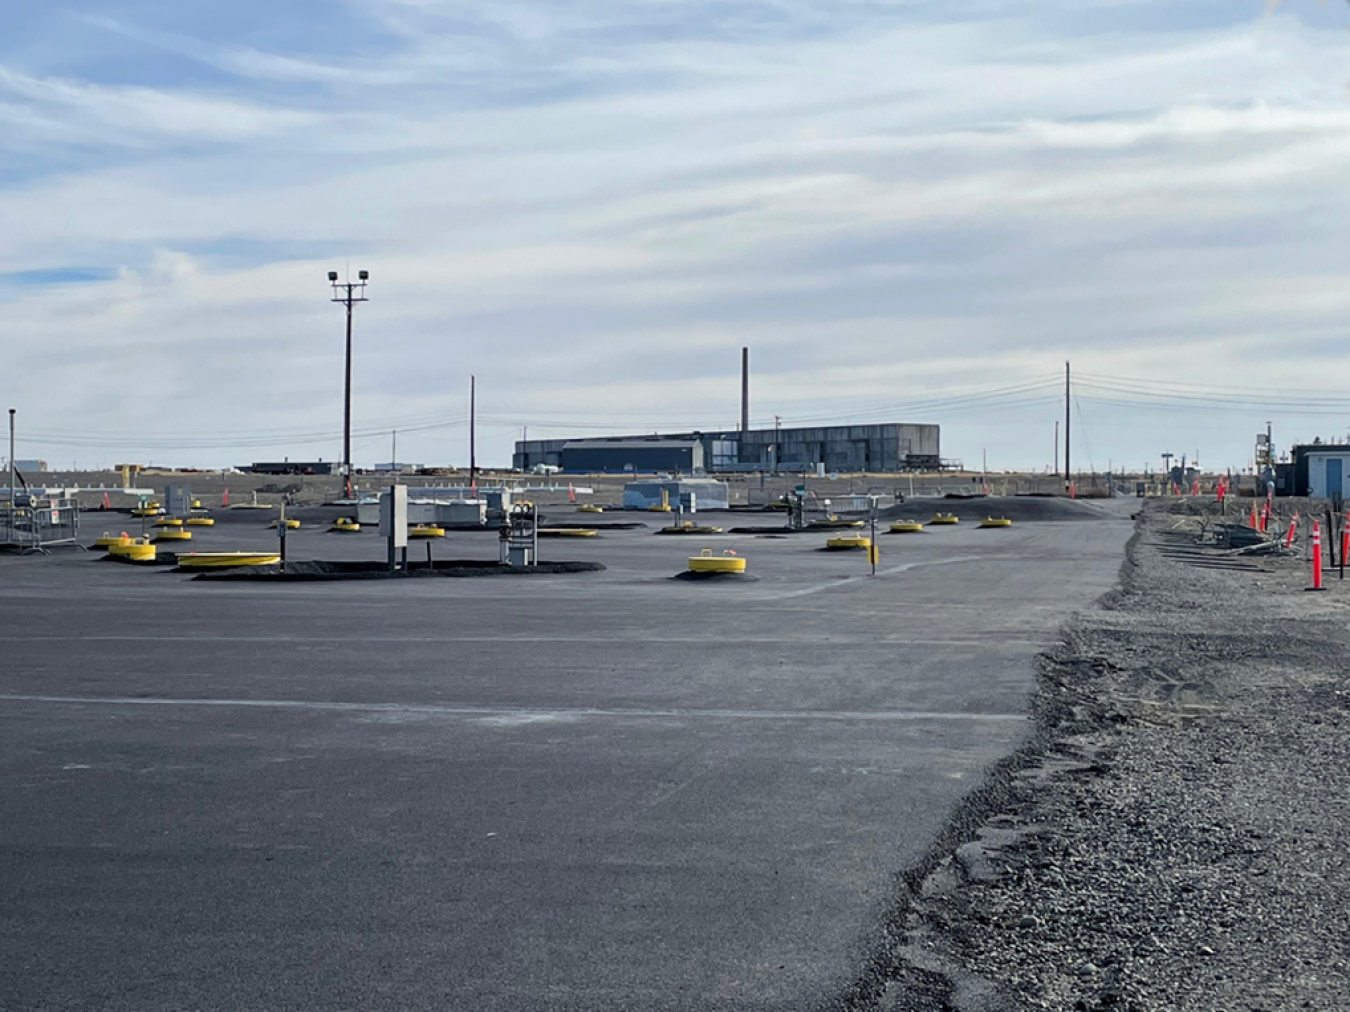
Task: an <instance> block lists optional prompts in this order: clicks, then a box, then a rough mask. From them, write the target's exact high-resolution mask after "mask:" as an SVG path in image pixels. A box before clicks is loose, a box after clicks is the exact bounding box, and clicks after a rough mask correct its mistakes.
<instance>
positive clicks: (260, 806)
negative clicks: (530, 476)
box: [0, 513, 1131, 1012]
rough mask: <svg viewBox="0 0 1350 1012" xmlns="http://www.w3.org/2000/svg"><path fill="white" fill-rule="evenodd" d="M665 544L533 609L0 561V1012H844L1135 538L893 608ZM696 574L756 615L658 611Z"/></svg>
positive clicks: (459, 552) (1041, 539) (931, 537)
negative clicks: (708, 569)
mask: <svg viewBox="0 0 1350 1012" xmlns="http://www.w3.org/2000/svg"><path fill="white" fill-rule="evenodd" d="M560 516H561V514H560ZM581 516H582V518H584V517H585V515H584V514H582V515H581ZM625 519H627V517H625ZM701 519H703V520H704V521H705V522H706V521H707V520H709V519H710V518H708V517H702V518H701ZM662 522H665V521H664V518H658V519H656V520H654V521H652V523H653V528H644V529H642V530H636V531H623V532H607V533H606V534H605V535H604V536H602V537H598V538H595V539H586V540H576V541H574V540H571V539H565V540H561V541H555V542H547V543H546V544H545V545H544V546H543V554H544V557H545V558H548V559H594V560H598V561H601V562H604V563H605V565H606V566H608V567H609V568H608V569H607V571H605V572H603V573H595V574H580V575H568V576H550V577H528V578H511V577H499V578H495V579H487V580H484V579H470V580H453V579H409V580H399V581H379V582H375V583H333V584H288V585H281V586H262V585H258V584H236V583H208V582H200V581H199V582H193V581H191V580H190V579H189V578H188V577H187V576H185V575H182V574H176V573H171V572H168V571H166V570H163V569H141V568H134V567H129V566H123V565H118V564H114V563H107V562H102V561H98V553H91V554H89V555H87V556H82V555H75V554H62V555H58V556H55V557H52V558H48V559H35V558H0V636H2V637H3V642H4V662H3V672H2V673H0V811H3V812H4V819H3V822H0V1007H3V1008H4V1009H15V1010H17V1009H25V1010H27V1009H33V1010H37V1009H41V1010H64V1009H70V1010H76V1009H78V1010H102V1009H108V1010H114V1009H116V1010H143V1012H151V1010H166V1012H167V1010H188V1009H197V1010H217V1009H219V1010H226V1009H288V1010H289V1009H295V1010H301V1009H304V1010H336V1009H478V1010H508V1009H509V1010H527V1012H528V1010H601V1009H604V1010H613V1009H633V1010H690V1012H692V1010H717V1009H736V1010H741V1009H747V1010H748V1009H756V1010H757V1009H766V1010H767V1009H774V1010H778V1009H812V1008H817V1007H821V1006H826V1005H828V1004H829V1003H830V1002H832V1001H833V1000H834V999H835V998H836V997H837V996H839V995H840V994H842V993H843V992H844V991H845V990H846V989H847V987H848V985H849V983H850V982H851V981H853V980H854V979H855V978H856V977H857V976H858V974H859V972H860V968H861V966H862V963H863V961H864V960H865V958H866V957H867V955H868V954H869V952H870V951H871V948H872V946H873V945H874V944H875V941H876V938H875V932H876V929H877V927H878V925H879V923H880V920H881V917H882V915H883V913H884V911H885V908H886V904H887V901H888V898H889V896H890V883H891V880H892V876H894V874H895V873H897V872H899V871H900V870H902V869H903V868H905V867H906V866H907V865H909V864H911V863H912V862H914V861H915V860H916V859H918V857H919V856H920V855H921V854H922V853H923V852H924V850H925V849H926V848H927V847H928V846H929V844H930V842H931V841H932V839H933V838H934V837H935V835H936V834H937V832H938V831H939V829H940V828H941V826H942V825H943V823H944V820H945V819H946V817H947V815H948V813H949V812H950V810H951V809H952V807H953V806H954V805H955V804H956V803H957V802H958V801H959V800H960V798H961V797H962V796H963V795H964V794H965V793H967V792H968V791H969V790H970V789H972V788H973V787H974V786H975V785H976V783H978V781H979V779H980V775H981V771H982V770H984V769H985V768H987V766H988V765H989V764H991V763H992V762H994V761H996V760H997V759H999V758H1001V757H1002V756H1004V755H1006V754H1007V753H1008V752H1009V751H1011V750H1013V749H1015V748H1016V747H1017V746H1018V745H1019V744H1020V743H1021V742H1022V741H1023V740H1024V738H1025V736H1026V735H1027V734H1028V733H1029V731H1030V725H1029V722H1028V721H1027V718H1026V713H1025V704H1026V700H1027V696H1028V694H1029V692H1030V691H1031V690H1032V687H1033V671H1032V659H1033V657H1034V655H1035V654H1036V652H1037V651H1038V650H1040V649H1042V648H1043V647H1044V646H1045V645H1046V644H1047V643H1049V642H1051V641H1052V640H1053V638H1054V636H1055V631H1056V629H1057V628H1058V627H1059V625H1060V624H1061V622H1062V621H1063V620H1064V618H1065V617H1066V615H1067V614H1068V613H1069V612H1071V611H1072V610H1073V609H1076V608H1079V607H1083V606H1086V605H1087V604H1088V603H1089V602H1090V601H1092V600H1093V599H1094V598H1096V597H1097V596H1098V595H1100V594H1101V593H1103V592H1104V591H1106V590H1107V589H1109V587H1110V586H1111V585H1112V583H1113V582H1114V580H1115V577H1116V573H1117V570H1118V568H1119V565H1120V562H1121V558H1122V549H1123V546H1124V544H1125V542H1126V540H1127V539H1128V537H1129V534H1130V531H1131V525H1130V524H1129V522H1128V521H1127V520H1125V519H1124V514H1123V513H1121V514H1120V518H1112V517H1110V516H1109V515H1108V516H1107V518H1106V519H1102V520H1100V521H1097V522H1092V523H1083V522H1073V523H1062V522H1056V523H1039V524H1033V523H1028V524H1024V525H1018V526H1015V527H1013V528H1011V529H1006V530H976V529H975V528H974V527H973V525H968V524H963V525H960V526H958V527H955V528H945V529H935V530H931V531H928V532H925V533H924V534H921V535H912V536H895V537H888V538H884V539H882V551H883V555H882V558H881V563H880V567H879V575H878V576H877V577H876V578H872V577H870V576H869V575H868V569H867V566H866V562H865V559H864V557H863V556H862V554H861V553H858V554H849V553H843V554H834V553H824V552H820V551H817V549H818V548H819V547H820V545H819V544H817V543H816V542H817V541H819V542H821V543H823V541H824V537H825V535H821V536H820V538H819V539H817V538H814V537H810V536H798V537H794V538H782V539H775V538H747V537H741V538H736V537H728V536H721V537H716V536H712V537H708V538H706V539H688V538H680V539H672V538H660V537H654V536H653V535H652V529H654V526H655V525H656V524H658V523H662ZM712 522H716V523H719V524H723V525H725V526H728V527H730V526H733V525H734V523H735V520H734V519H733V518H731V517H729V516H728V517H723V518H721V519H717V518H712ZM87 524H88V526H87V530H88V533H89V536H90V538H92V537H94V536H96V535H97V534H98V533H101V531H100V529H99V527H100V523H99V521H98V520H92V521H88V522H87ZM195 535H196V536H195V537H194V546H196V547H202V548H211V547H233V548H246V547H266V546H268V545H270V544H272V543H273V539H274V538H275V534H274V532H270V531H266V530H264V529H263V523H262V519H261V517H259V518H258V520H257V522H256V523H255V522H254V521H253V520H251V519H250V520H247V521H245V520H241V519H240V518H239V517H237V516H236V517H232V518H231V522H229V523H222V524H221V525H219V526H218V527H217V528H214V529H210V530H199V531H197V532H195ZM704 545H707V546H708V547H713V548H716V549H717V550H719V551H720V550H721V549H722V548H724V547H727V546H734V547H735V550H737V551H738V552H740V553H741V554H743V555H745V556H746V557H747V558H748V559H749V566H750V572H751V573H753V574H755V575H756V576H758V577H759V579H758V581H756V582H746V583H735V584H722V585H719V584H689V583H685V582H682V581H675V580H671V579H669V577H670V576H672V575H674V574H675V573H676V572H679V571H680V570H682V569H683V568H684V565H685V562H684V560H685V558H686V556H688V555H690V554H694V553H696V552H697V550H698V549H699V548H700V547H703V546H704ZM433 550H434V552H435V553H436V555H437V556H439V557H444V558H451V557H459V558H468V557H483V558H490V557H494V556H495V554H496V539H495V536H494V535H491V534H488V535H483V534H454V535H451V536H450V537H448V538H446V539H445V541H444V542H439V543H437V544H436V545H435V546H434V549H433ZM412 551H413V552H414V553H419V554H420V553H424V552H425V548H424V547H422V546H419V545H417V544H416V543H414V546H413V548H412ZM291 553H292V556H293V557H294V558H323V559H344V558H347V559H354V558H379V557H381V556H382V555H383V545H382V543H381V542H379V541H378V540H377V539H376V537H375V536H374V535H373V534H365V533H363V534H361V535H353V536H344V535H329V534H325V533H322V532H321V531H318V530H302V531H300V532H299V533H298V534H297V535H293V536H292V538H291Z"/></svg>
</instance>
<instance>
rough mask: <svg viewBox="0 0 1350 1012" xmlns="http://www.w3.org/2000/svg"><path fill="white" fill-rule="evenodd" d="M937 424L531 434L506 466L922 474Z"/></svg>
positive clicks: (937, 463)
mask: <svg viewBox="0 0 1350 1012" xmlns="http://www.w3.org/2000/svg"><path fill="white" fill-rule="evenodd" d="M938 437H939V427H938V426H936V425H902V424H898V423H888V424H884V425H827V426H820V427H815V428H782V427H780V428H773V429H749V428H747V429H744V430H741V429H732V430H729V431H722V432H687V433H675V434H664V435H650V436H595V437H589V438H583V439H534V440H523V441H520V442H517V443H516V452H515V455H514V456H513V458H512V466H513V467H515V468H516V469H517V470H521V471H528V470H530V469H531V468H533V467H537V466H539V465H544V466H546V467H556V468H559V469H561V470H562V471H564V472H567V473H573V474H594V473H623V472H656V471H671V472H674V471H679V472H682V473H687V474H693V473H699V472H709V473H711V472H734V471H815V470H818V469H821V468H823V469H824V470H826V471H874V472H876V471H927V470H938V469H939V468H940V467H941V466H942V456H941V452H940V449H939V438H938Z"/></svg>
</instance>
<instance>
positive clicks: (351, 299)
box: [328, 271, 370, 499]
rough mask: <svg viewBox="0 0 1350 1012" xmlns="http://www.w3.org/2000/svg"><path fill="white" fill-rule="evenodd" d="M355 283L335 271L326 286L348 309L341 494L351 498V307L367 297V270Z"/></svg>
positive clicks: (368, 278) (368, 273) (358, 275)
mask: <svg viewBox="0 0 1350 1012" xmlns="http://www.w3.org/2000/svg"><path fill="white" fill-rule="evenodd" d="M356 277H357V280H356V281H344V282H342V283H340V284H339V283H338V273H337V271H329V272H328V283H329V284H330V285H332V286H333V299H332V301H333V302H340V303H342V304H343V305H345V306H346V307H347V379H346V382H345V383H344V384H343V397H342V494H343V497H344V498H347V499H350V498H351V497H352V307H353V306H354V305H355V304H356V303H358V302H369V301H370V300H369V299H368V298H366V283H367V282H368V281H369V280H370V271H358V272H357V274H356Z"/></svg>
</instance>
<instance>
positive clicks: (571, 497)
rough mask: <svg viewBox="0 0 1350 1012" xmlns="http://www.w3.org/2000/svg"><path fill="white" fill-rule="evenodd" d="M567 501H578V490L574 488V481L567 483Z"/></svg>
mask: <svg viewBox="0 0 1350 1012" xmlns="http://www.w3.org/2000/svg"><path fill="white" fill-rule="evenodd" d="M567 501H568V502H576V501H577V493H576V491H575V490H574V489H573V488H572V483H571V482H570V481H569V482H568V483H567Z"/></svg>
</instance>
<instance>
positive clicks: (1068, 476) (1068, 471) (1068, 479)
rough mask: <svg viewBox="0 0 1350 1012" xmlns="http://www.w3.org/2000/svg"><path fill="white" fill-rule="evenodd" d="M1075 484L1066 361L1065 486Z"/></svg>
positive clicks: (1067, 366)
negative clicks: (1070, 440) (1071, 453)
mask: <svg viewBox="0 0 1350 1012" xmlns="http://www.w3.org/2000/svg"><path fill="white" fill-rule="evenodd" d="M1072 485H1073V468H1072V467H1070V466H1069V363H1068V362H1065V363H1064V487H1065V489H1066V490H1067V489H1068V488H1069V487H1070V486H1072Z"/></svg>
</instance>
